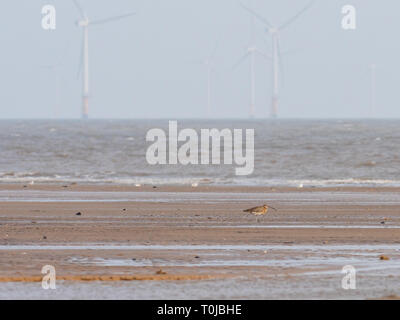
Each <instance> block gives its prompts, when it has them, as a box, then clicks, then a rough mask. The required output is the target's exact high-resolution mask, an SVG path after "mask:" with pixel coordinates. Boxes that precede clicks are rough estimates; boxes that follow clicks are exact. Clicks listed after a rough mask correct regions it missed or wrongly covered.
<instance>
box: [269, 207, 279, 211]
mask: <svg viewBox="0 0 400 320" xmlns="http://www.w3.org/2000/svg"><path fill="white" fill-rule="evenodd" d="M268 208H271V209H272V210H275V211H278V209H275V208H274V207H270V206H268Z"/></svg>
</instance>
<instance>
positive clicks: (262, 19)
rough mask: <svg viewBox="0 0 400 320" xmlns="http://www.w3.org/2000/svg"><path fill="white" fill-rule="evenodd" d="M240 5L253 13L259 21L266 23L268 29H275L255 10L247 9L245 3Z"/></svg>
mask: <svg viewBox="0 0 400 320" xmlns="http://www.w3.org/2000/svg"><path fill="white" fill-rule="evenodd" d="M240 5H241V7H242V8H243V9H244V10H246V11H248V12H250V13H251V14H252V15H253V16H255V17H256V18H257V19H258V20H260V21H261V22H262V23H264V24H265V25H266V26H267V27H268V28H273V26H272V24H271V23H270V22H269V21H268V20H267V19H265V18H264V17H262V16H261V15H259V14H258V13H257V12H255V11H254V10H252V9H250V8H248V7H246V6H245V5H244V4H243V3H240Z"/></svg>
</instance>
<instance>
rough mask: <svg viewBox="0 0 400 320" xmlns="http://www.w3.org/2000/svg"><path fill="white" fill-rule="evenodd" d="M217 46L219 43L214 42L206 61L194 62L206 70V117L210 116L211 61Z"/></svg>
mask: <svg viewBox="0 0 400 320" xmlns="http://www.w3.org/2000/svg"><path fill="white" fill-rule="evenodd" d="M218 45H219V41H217V42H216V44H215V47H214V49H213V51H212V52H211V54H210V55H209V56H208V57H207V58H206V59H204V60H202V61H198V62H196V63H198V64H201V65H203V66H205V67H206V70H207V116H208V117H209V116H210V115H211V75H212V71H213V69H214V67H213V61H214V58H215V55H216V53H217V49H218Z"/></svg>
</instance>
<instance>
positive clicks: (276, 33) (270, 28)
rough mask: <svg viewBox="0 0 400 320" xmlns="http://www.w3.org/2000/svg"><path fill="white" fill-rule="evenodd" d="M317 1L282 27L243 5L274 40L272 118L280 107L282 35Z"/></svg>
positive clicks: (275, 116)
mask: <svg viewBox="0 0 400 320" xmlns="http://www.w3.org/2000/svg"><path fill="white" fill-rule="evenodd" d="M314 1H315V0H312V1H311V2H310V3H309V4H308V5H307V6H306V7H305V8H304V9H302V10H301V11H300V12H298V13H297V14H296V15H295V16H293V17H292V18H290V19H289V20H288V21H287V22H285V23H283V24H282V25H281V26H278V27H277V26H274V25H272V24H271V23H270V22H269V21H268V20H267V19H266V18H264V17H262V16H261V15H259V14H258V13H257V12H255V11H254V10H252V9H250V8H248V7H246V6H245V5H243V4H241V5H242V7H243V8H244V9H245V10H247V11H248V12H250V13H251V14H252V15H253V16H254V17H255V18H257V19H258V20H259V21H261V22H262V23H263V24H265V25H266V26H267V29H266V31H267V32H268V33H269V34H270V35H271V38H272V83H273V84H272V102H271V117H272V118H277V116H278V107H279V66H280V65H281V57H282V56H281V46H280V33H281V31H282V30H284V29H286V28H287V27H288V26H289V25H291V24H292V23H293V22H294V21H296V20H297V19H298V18H299V17H300V16H301V15H302V14H303V13H305V12H306V11H307V10H308V9H309V8H311V6H312V5H313V4H314Z"/></svg>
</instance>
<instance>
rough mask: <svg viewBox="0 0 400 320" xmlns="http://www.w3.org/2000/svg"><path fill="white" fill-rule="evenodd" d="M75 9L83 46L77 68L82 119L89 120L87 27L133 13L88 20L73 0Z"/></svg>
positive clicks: (77, 3)
mask: <svg viewBox="0 0 400 320" xmlns="http://www.w3.org/2000/svg"><path fill="white" fill-rule="evenodd" d="M73 2H74V4H75V6H76V8H77V9H78V11H79V13H80V19H79V20H78V21H77V25H78V26H79V27H81V28H82V30H83V44H82V49H81V52H82V53H81V54H82V56H81V61H80V67H79V73H80V72H81V69H82V65H83V77H82V79H83V83H82V85H83V86H82V119H88V118H89V89H90V87H89V27H90V26H92V25H99V24H105V23H108V22H112V21H115V20H120V19H123V18H127V17H130V16H132V15H134V14H135V13H128V14H124V15H119V16H114V17H110V18H105V19H100V20H89V18H88V16H87V15H86V12H85V11H84V10H83V8H82V7H81V5H80V4H79V2H78V0H73Z"/></svg>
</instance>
